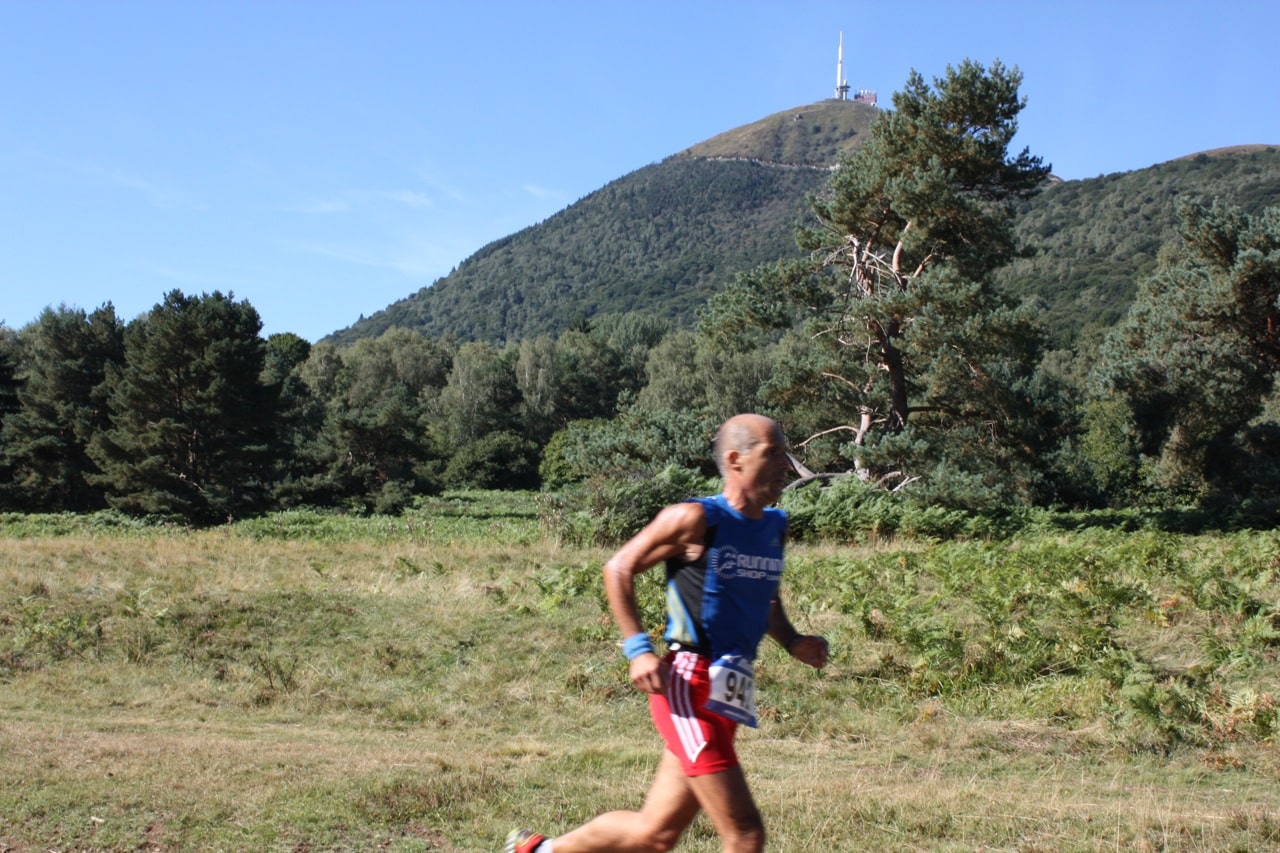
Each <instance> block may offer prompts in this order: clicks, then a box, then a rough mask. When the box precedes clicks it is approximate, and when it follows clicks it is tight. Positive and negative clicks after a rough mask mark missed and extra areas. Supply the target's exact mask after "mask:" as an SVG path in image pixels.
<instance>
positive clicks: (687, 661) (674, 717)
mask: <svg viewBox="0 0 1280 853" xmlns="http://www.w3.org/2000/svg"><path fill="white" fill-rule="evenodd" d="M697 663H698V656H697V655H696V654H694V653H693V652H676V657H675V660H674V661H673V662H672V664H671V678H670V680H669V682H668V684H667V705H669V706H670V708H671V722H672V723H674V724H675V729H676V734H678V735H679V736H680V745H681V746H682V747H683V748H684V753H685V755H686V756H688V758H689V761H691V762H692V761H697V760H698V755H699V753H701V752H702V750H703V749H705V748H706V746H707V739H706V737H704V736H703V734H702V725H701V724H700V723H699V722H698V717H697V708H695V707H694V705H693V697H692V696H691V695H690V688H689V678H690V675H691V674H692V673H693V668H694V666H696V665H697Z"/></svg>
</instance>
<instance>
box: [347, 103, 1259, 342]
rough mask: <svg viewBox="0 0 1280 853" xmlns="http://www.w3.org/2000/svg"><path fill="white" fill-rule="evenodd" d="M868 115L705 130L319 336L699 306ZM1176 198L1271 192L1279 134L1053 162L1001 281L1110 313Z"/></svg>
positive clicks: (500, 332)
mask: <svg viewBox="0 0 1280 853" xmlns="http://www.w3.org/2000/svg"><path fill="white" fill-rule="evenodd" d="M877 115H878V110H877V109H876V108H875V107H874V106H871V105H869V104H863V103H858V102H853V101H836V100H827V101H821V102H819V103H816V104H810V105H808V106H802V107H796V108H793V109H790V110H786V111H784V112H780V113H776V114H774V115H771V116H767V117H766V118H764V119H761V120H760V121H757V122H754V123H752V124H748V125H744V126H743V127H740V128H736V129H734V130H730V131H727V132H725V133H722V134H719V135H718V136H714V137H712V138H711V139H708V140H706V141H705V142H701V143H698V144H696V145H693V146H691V147H689V148H687V149H685V150H684V151H681V152H679V153H677V154H674V155H672V156H671V157H668V158H667V159H666V160H663V161H662V162H660V163H654V164H650V165H648V166H645V167H643V168H641V169H637V170H636V171H634V172H632V173H630V174H628V175H625V176H623V177H621V178H618V179H617V180H615V181H612V182H610V183H609V184H607V185H605V186H604V187H602V188H601V189H599V190H597V191H595V192H593V193H591V194H590V195H588V196H586V197H585V198H583V199H581V200H580V201H578V202H576V203H574V204H572V205H570V206H569V207H567V208H565V209H564V210H562V211H560V212H559V213H557V214H555V215H554V216H551V217H549V218H548V219H546V220H545V221H543V222H541V223H539V224H537V225H534V226H531V227H529V228H525V229H523V230H522V231H519V232H517V233H515V234H512V235H510V236H508V237H504V238H502V239H500V240H496V241H494V242H493V243H490V244H489V245H487V246H485V247H484V248H482V249H480V250H479V251H478V252H476V253H475V254H474V255H472V256H471V257H469V258H467V259H466V260H465V261H463V262H462V263H461V264H459V266H458V268H457V269H456V270H454V271H453V272H452V273H450V274H449V275H447V276H445V277H443V278H441V279H439V280H437V281H436V282H435V283H434V284H432V285H431V286H429V287H424V288H422V289H421V290H419V291H418V292H417V293H414V294H412V295H411V296H408V297H406V298H405V299H402V300H399V301H397V302H395V303H393V304H392V305H389V306H388V307H387V308H385V309H383V310H381V311H379V312H377V313H375V314H373V315H372V316H370V317H367V318H361V319H360V320H358V321H357V322H356V323H354V324H353V325H352V326H350V327H348V328H346V329H343V330H340V331H337V332H334V333H333V334H332V335H330V336H329V337H328V338H327V340H330V341H332V342H334V343H337V344H340V345H341V344H347V343H351V342H354V341H355V340H357V339H359V338H362V337H372V336H377V335H379V334H381V333H382V332H384V331H386V330H387V329H389V328H392V327H396V326H399V327H405V328H410V329H416V330H419V331H422V332H423V333H425V334H427V335H429V336H432V337H444V336H452V337H454V338H456V339H458V340H483V341H489V342H493V343H498V344H502V343H508V342H512V341H517V340H520V339H522V338H526V337H531V336H534V335H538V334H550V335H556V334H558V333H560V332H562V331H564V330H565V329H566V328H568V327H570V326H571V325H572V324H573V323H575V322H576V321H578V320H580V319H583V318H590V317H592V316H595V315H598V314H607V313H625V312H638V313H644V314H650V315H654V316H659V317H666V318H670V319H672V320H674V321H676V322H678V323H689V322H692V320H693V318H694V313H695V312H696V310H697V309H698V307H700V306H701V305H703V304H704V303H705V302H706V300H707V298H708V297H709V296H711V295H712V294H713V293H715V292H716V291H717V290H719V289H720V288H722V287H723V286H724V285H726V284H728V283H729V282H731V281H733V279H734V277H735V276H736V275H737V274H738V273H740V272H744V271H746V270H749V269H751V268H753V267H755V266H757V265H759V264H761V263H768V262H770V261H774V260H777V259H778V258H782V257H786V256H790V255H794V254H795V252H796V251H797V249H796V247H795V243H794V240H793V236H792V235H793V232H794V229H795V226H796V224H797V223H798V222H800V221H801V220H802V219H803V218H804V217H805V215H806V213H807V209H808V208H807V202H806V197H807V196H808V195H809V194H811V193H816V192H820V191H821V190H822V189H823V187H824V185H825V183H826V180H827V177H828V175H829V173H830V170H831V168H833V167H834V165H835V164H836V163H837V162H838V160H839V157H840V154H841V152H843V151H853V150H856V148H857V147H858V146H860V145H861V144H862V142H863V141H864V140H865V139H866V138H867V136H868V133H869V130H870V127H871V123H872V122H873V121H874V120H875V118H876V116H877ZM1033 153H1036V154H1040V155H1041V156H1044V157H1045V159H1046V160H1051V159H1052V158H1051V156H1049V155H1050V154H1051V152H1033ZM1178 198H1191V199H1194V200H1197V201H1204V202H1207V201H1210V200H1212V199H1214V198H1221V199H1223V200H1225V201H1228V202H1231V203H1233V204H1236V205H1239V206H1241V207H1243V208H1244V209H1245V210H1246V211H1248V212H1251V213H1253V212H1257V211H1259V210H1261V209H1262V208H1263V207H1265V206H1270V205H1280V149H1278V148H1277V147H1274V146H1262V145H1253V146H1241V147H1237V148H1229V149H1219V150H1216V151H1211V152H1204V153H1201V154H1195V155H1190V156H1188V157H1184V158H1181V159H1179V160H1174V161H1170V162H1168V163H1162V164H1159V165H1156V166H1152V167H1150V168H1147V169H1140V170H1136V171H1133V172H1124V173H1117V174H1113V175H1104V176H1100V177H1098V178H1090V179H1086V180H1078V181H1056V180H1055V181H1054V182H1053V183H1051V184H1050V185H1048V186H1047V187H1046V188H1045V190H1044V191H1043V192H1041V193H1040V194H1038V195H1037V196H1036V197H1035V198H1033V199H1030V200H1028V201H1026V202H1024V203H1023V204H1021V205H1020V206H1019V208H1018V214H1017V221H1016V224H1015V228H1016V230H1017V233H1018V236H1019V238H1020V240H1021V242H1022V244H1023V245H1024V246H1025V247H1026V253H1025V256H1024V257H1021V258H1019V259H1018V260H1016V261H1015V262H1014V263H1013V264H1011V265H1010V266H1009V267H1007V268H1006V269H1004V270H1001V271H1000V272H999V274H998V275H997V285H998V286H1001V287H1004V288H1006V289H1007V290H1008V291H1009V292H1010V293H1011V294H1013V295H1014V296H1015V298H1018V299H1030V300H1034V301H1035V302H1036V303H1037V304H1038V305H1039V306H1040V308H1041V309H1042V314H1043V316H1044V318H1045V321H1046V324H1047V326H1048V328H1049V332H1050V335H1051V339H1052V341H1053V342H1054V343H1055V344H1056V345H1058V346H1069V345H1070V344H1071V343H1072V342H1073V341H1075V340H1078V339H1079V338H1080V336H1081V335H1086V334H1089V333H1091V332H1095V331H1098V330H1105V329H1106V328H1109V327H1110V326H1111V325H1113V324H1114V323H1115V322H1116V321H1117V320H1118V319H1119V318H1120V317H1121V316H1123V314H1124V312H1125V310H1126V309H1127V308H1128V305H1129V302H1130V301H1131V300H1132V298H1133V294H1134V292H1135V283H1136V281H1137V280H1138V279H1139V278H1141V277H1142V276H1144V275H1146V274H1149V273H1150V272H1151V271H1152V270H1153V269H1154V267H1155V262H1156V256H1157V253H1158V252H1159V249H1160V247H1161V246H1162V245H1164V244H1165V243H1167V242H1169V241H1170V240H1172V239H1173V238H1174V237H1175V235H1176V228H1177V212H1176V211H1177V199H1178Z"/></svg>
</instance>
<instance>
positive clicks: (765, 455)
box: [738, 427, 791, 505]
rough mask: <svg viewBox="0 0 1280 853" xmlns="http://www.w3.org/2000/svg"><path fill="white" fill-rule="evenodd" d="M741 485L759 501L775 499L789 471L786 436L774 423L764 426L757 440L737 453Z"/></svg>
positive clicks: (779, 493)
mask: <svg viewBox="0 0 1280 853" xmlns="http://www.w3.org/2000/svg"><path fill="white" fill-rule="evenodd" d="M738 464H739V465H740V466H741V471H742V478H743V480H742V482H743V485H744V486H745V487H746V488H747V489H748V490H750V491H751V492H752V493H753V494H755V495H756V496H757V498H758V499H759V500H760V502H761V503H763V504H766V505H767V504H771V503H774V502H775V501H777V500H778V497H779V496H780V495H781V494H782V489H783V487H784V486H785V485H786V484H787V475H788V474H789V473H790V472H791V460H789V459H788V458H787V440H786V438H785V437H784V436H783V435H782V431H781V430H779V429H777V428H776V427H775V428H773V429H771V430H766V431H765V433H764V435H763V436H762V437H761V441H760V442H759V443H758V444H756V446H755V447H753V448H751V450H750V451H748V452H747V453H744V454H742V455H740V456H739V457H738Z"/></svg>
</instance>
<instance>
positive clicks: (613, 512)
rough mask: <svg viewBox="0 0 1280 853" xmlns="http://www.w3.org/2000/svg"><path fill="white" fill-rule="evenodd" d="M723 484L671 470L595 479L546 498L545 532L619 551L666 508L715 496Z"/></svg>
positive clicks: (542, 513) (542, 508) (542, 514)
mask: <svg viewBox="0 0 1280 853" xmlns="http://www.w3.org/2000/svg"><path fill="white" fill-rule="evenodd" d="M719 490H720V482H719V480H717V479H714V478H708V477H704V476H703V475H702V474H700V473H699V472H697V471H691V470H689V469H688V468H678V467H676V466H674V465H673V466H668V467H667V468H665V469H663V470H662V471H661V472H659V473H658V474H657V475H656V476H646V475H643V474H639V473H637V474H628V475H624V476H621V477H618V476H613V477H609V476H595V477H592V478H590V479H588V480H587V481H586V482H585V483H583V484H582V485H581V486H577V487H575V488H573V489H570V490H568V491H566V492H564V493H562V494H559V495H544V496H543V498H542V501H541V506H540V512H539V516H540V518H541V520H542V523H543V526H544V527H546V528H547V529H548V530H550V531H551V532H552V533H554V534H555V535H556V536H558V537H559V538H560V539H561V540H562V541H563V542H565V543H568V544H574V545H615V544H618V543H621V542H624V541H626V540H627V539H629V538H631V536H633V535H634V534H635V533H636V532H637V531H638V530H640V528H642V527H644V526H645V525H646V524H648V523H649V521H650V520H651V519H652V518H653V517H654V516H655V515H657V514H658V512H659V511H660V510H661V509H662V508H663V507H665V506H667V505H669V504H673V503H678V502H680V501H683V500H686V499H688V498H691V497H695V496H698V495H710V494H715V493H716V492H718V491H719Z"/></svg>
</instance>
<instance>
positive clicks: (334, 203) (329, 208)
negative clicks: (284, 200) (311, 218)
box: [285, 199, 351, 216]
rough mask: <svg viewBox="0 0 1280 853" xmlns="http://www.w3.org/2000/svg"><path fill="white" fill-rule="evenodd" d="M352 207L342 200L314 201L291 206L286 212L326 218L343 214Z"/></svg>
mask: <svg viewBox="0 0 1280 853" xmlns="http://www.w3.org/2000/svg"><path fill="white" fill-rule="evenodd" d="M350 207H351V205H350V204H349V203H348V202H346V201H344V200H342V199H313V200H311V201H301V202H298V203H297V204H291V205H289V206H288V207H286V208H285V210H287V211H290V212H292V213H305V214H308V215H315V216H324V215H328V214H331V213H342V212H344V211H346V210H347V209H349V208H350Z"/></svg>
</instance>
